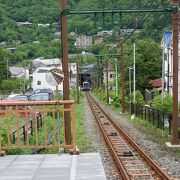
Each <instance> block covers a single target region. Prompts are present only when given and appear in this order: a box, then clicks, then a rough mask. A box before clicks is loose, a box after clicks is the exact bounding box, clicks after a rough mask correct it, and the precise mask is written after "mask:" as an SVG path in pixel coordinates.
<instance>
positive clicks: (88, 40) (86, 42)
mask: <svg viewBox="0 0 180 180" xmlns="http://www.w3.org/2000/svg"><path fill="white" fill-rule="evenodd" d="M91 45H92V36H86V35H80V36H78V37H77V38H76V42H75V46H76V47H78V48H88V47H90V46H91Z"/></svg>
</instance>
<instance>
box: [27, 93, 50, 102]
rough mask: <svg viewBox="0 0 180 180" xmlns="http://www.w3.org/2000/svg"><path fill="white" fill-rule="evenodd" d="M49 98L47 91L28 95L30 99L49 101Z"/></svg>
mask: <svg viewBox="0 0 180 180" xmlns="http://www.w3.org/2000/svg"><path fill="white" fill-rule="evenodd" d="M50 100H51V98H50V96H49V94H48V93H38V94H34V95H32V96H31V97H30V101H50Z"/></svg>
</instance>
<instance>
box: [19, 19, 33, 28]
mask: <svg viewBox="0 0 180 180" xmlns="http://www.w3.org/2000/svg"><path fill="white" fill-rule="evenodd" d="M16 24H17V25H18V26H25V27H29V28H32V23H30V22H27V21H26V22H16Z"/></svg>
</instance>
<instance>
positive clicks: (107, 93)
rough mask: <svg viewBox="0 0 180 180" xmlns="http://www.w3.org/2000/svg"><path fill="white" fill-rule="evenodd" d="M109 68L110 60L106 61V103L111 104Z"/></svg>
mask: <svg viewBox="0 0 180 180" xmlns="http://www.w3.org/2000/svg"><path fill="white" fill-rule="evenodd" d="M108 66H109V63H108V60H106V89H105V92H106V102H107V103H109V90H108V74H109V73H108Z"/></svg>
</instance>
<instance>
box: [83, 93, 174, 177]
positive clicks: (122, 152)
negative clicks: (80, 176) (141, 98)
mask: <svg viewBox="0 0 180 180" xmlns="http://www.w3.org/2000/svg"><path fill="white" fill-rule="evenodd" d="M86 97H87V99H88V102H89V105H90V108H91V110H92V112H93V115H94V117H95V119H96V121H97V123H98V125H99V128H100V130H101V132H102V134H103V136H104V139H105V141H106V144H107V145H108V148H109V150H110V153H111V154H112V157H113V159H114V161H115V163H116V165H117V168H118V170H119V173H120V175H119V176H120V177H122V178H123V179H124V180H145V179H148V180H170V179H171V180H173V179H174V178H173V177H172V176H171V175H169V174H168V173H166V172H165V171H164V170H162V169H161V168H160V167H159V166H158V165H157V164H156V163H155V162H153V160H152V159H151V158H149V157H148V156H147V154H146V153H145V152H144V151H143V150H142V149H141V148H140V147H139V146H138V145H137V144H136V143H135V142H134V141H133V140H132V139H131V138H130V137H129V136H128V135H127V134H126V133H125V132H124V131H123V130H122V128H121V127H119V126H117V125H116V123H115V122H114V121H113V120H112V118H111V117H110V116H109V115H108V114H107V113H106V112H105V111H104V110H103V109H102V108H101V107H100V105H99V104H98V103H97V102H96V101H95V100H94V99H93V97H92V96H91V95H90V93H88V92H87V93H86Z"/></svg>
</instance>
